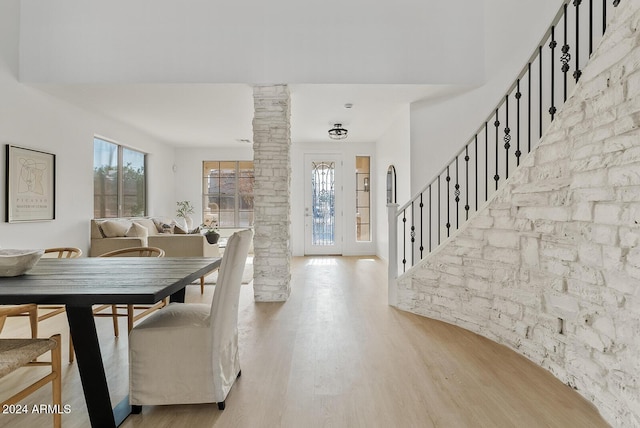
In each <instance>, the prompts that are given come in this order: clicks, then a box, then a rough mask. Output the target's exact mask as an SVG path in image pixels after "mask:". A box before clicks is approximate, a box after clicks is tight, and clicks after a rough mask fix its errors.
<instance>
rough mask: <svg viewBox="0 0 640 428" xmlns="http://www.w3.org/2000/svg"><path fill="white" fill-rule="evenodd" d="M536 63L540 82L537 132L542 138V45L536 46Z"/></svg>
mask: <svg viewBox="0 0 640 428" xmlns="http://www.w3.org/2000/svg"><path fill="white" fill-rule="evenodd" d="M538 65H539V67H540V70H539V72H540V75H539V76H538V77H539V79H538V81H539V82H540V100H539V101H540V102H539V103H538V104H539V106H538V110H539V111H538V121H539V126H538V127H539V130H538V131H539V132H538V134H539V135H538V138H542V46H538Z"/></svg>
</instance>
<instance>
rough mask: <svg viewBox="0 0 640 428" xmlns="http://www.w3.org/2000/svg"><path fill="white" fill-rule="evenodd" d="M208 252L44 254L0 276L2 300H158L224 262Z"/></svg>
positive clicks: (81, 302) (75, 302)
mask: <svg viewBox="0 0 640 428" xmlns="http://www.w3.org/2000/svg"><path fill="white" fill-rule="evenodd" d="M220 260H221V259H220V258H207V257H184V258H183V257H163V258H155V257H113V258H99V257H82V258H77V259H47V258H43V259H40V260H39V261H38V263H37V264H36V265H35V266H34V267H33V268H32V269H31V270H29V271H28V272H27V273H26V274H25V275H21V276H17V277H10V278H7V277H3V278H0V304H23V303H37V304H70V305H78V306H80V305H82V306H84V305H93V304H118V303H120V304H122V303H155V302H158V301H160V300H162V299H164V298H165V297H168V296H170V295H171V294H173V293H175V292H176V291H179V290H181V289H182V288H184V287H185V286H186V285H188V284H190V283H192V282H193V281H195V280H196V279H198V278H200V277H201V276H203V275H206V274H207V273H209V272H211V271H213V270H215V269H216V268H217V267H219V266H220Z"/></svg>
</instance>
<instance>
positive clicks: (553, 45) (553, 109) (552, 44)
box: [549, 25, 558, 122]
mask: <svg viewBox="0 0 640 428" xmlns="http://www.w3.org/2000/svg"><path fill="white" fill-rule="evenodd" d="M555 28H556V27H555V26H553V25H552V26H551V42H549V48H551V107H549V114H550V115H551V121H552V122H553V118H554V116H555V114H556V106H555V105H554V95H555V92H556V88H555V82H556V79H555V74H556V73H555V71H556V70H555V63H556V61H555V59H556V55H555V50H556V46H557V45H558V43H557V42H556V39H555Z"/></svg>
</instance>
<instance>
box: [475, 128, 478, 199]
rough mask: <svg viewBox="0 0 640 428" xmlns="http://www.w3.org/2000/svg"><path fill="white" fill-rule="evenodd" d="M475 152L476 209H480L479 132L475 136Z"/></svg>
mask: <svg viewBox="0 0 640 428" xmlns="http://www.w3.org/2000/svg"><path fill="white" fill-rule="evenodd" d="M475 142H476V146H475V152H476V181H475V183H476V211H478V134H476V136H475Z"/></svg>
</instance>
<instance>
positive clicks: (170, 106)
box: [33, 84, 464, 147]
mask: <svg viewBox="0 0 640 428" xmlns="http://www.w3.org/2000/svg"><path fill="white" fill-rule="evenodd" d="M33 86H34V87H36V88H39V89H41V90H43V91H45V92H47V93H49V94H51V95H53V96H55V97H57V98H60V99H63V100H66V101H67V102H69V103H72V104H74V105H77V106H80V107H82V108H85V109H87V110H90V111H93V112H95V113H98V114H103V115H105V116H108V117H110V118H112V119H115V120H117V121H119V122H122V123H125V124H127V125H129V126H132V127H133V128H136V129H138V130H139V131H141V132H144V133H146V134H148V135H150V136H152V137H154V138H156V139H159V140H161V141H163V142H166V143H168V144H171V145H174V146H179V147H211V146H217V147H223V146H224V147H232V146H237V145H238V144H243V143H242V142H241V140H249V141H252V140H253V131H252V127H251V122H252V120H253V90H252V87H251V86H250V85H245V84H73V85H61V84H39V85H33ZM461 90H464V88H463V87H460V86H452V85H338V84H335V85H319V84H318V85H301V84H296V85H291V86H290V91H291V139H292V142H293V143H294V144H295V143H324V142H331V141H332V140H331V139H329V136H328V133H327V131H328V130H329V129H330V128H331V127H332V126H333V125H334V124H335V123H341V124H342V125H343V126H344V127H345V128H347V129H348V130H349V137H348V138H347V140H345V141H347V142H375V141H377V140H378V139H379V137H380V136H381V135H382V134H383V133H384V132H385V131H386V130H387V129H388V127H389V126H390V125H391V123H392V122H393V121H394V120H395V119H396V117H397V115H398V114H399V112H400V111H402V110H403V107H406V106H407V105H408V104H409V103H411V102H415V101H418V100H424V99H429V98H435V97H441V96H445V95H447V94H451V93H454V92H460V91H461ZM347 103H351V104H353V106H352V108H349V109H348V108H345V104H347ZM405 111H406V110H405ZM245 144H246V143H245Z"/></svg>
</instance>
